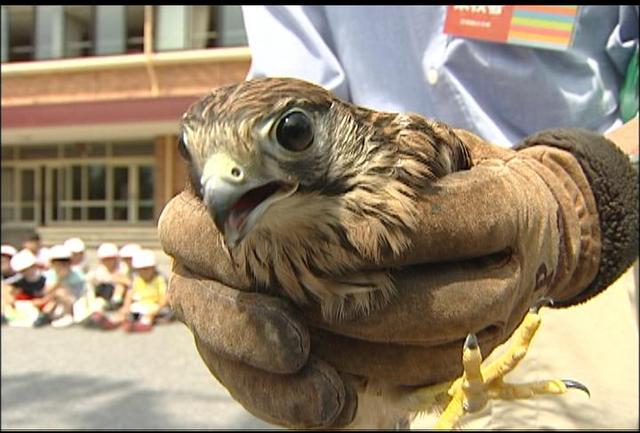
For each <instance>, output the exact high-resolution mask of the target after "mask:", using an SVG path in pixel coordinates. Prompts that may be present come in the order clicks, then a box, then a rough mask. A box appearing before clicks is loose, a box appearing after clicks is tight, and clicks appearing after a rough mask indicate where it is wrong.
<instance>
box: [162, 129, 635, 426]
mask: <svg viewBox="0 0 640 433" xmlns="http://www.w3.org/2000/svg"><path fill="white" fill-rule="evenodd" d="M455 133H456V135H457V138H458V139H460V140H461V141H462V142H463V143H464V144H465V145H466V146H467V147H468V149H469V153H470V155H471V158H472V161H473V168H471V169H470V170H467V171H463V172H457V173H453V174H451V175H449V176H446V177H444V178H442V179H440V180H439V181H438V182H437V183H436V184H435V185H434V188H433V191H432V193H431V194H428V195H427V196H425V197H424V202H423V206H422V207H423V212H422V215H423V219H422V224H421V225H420V227H422V230H421V232H420V233H419V234H417V235H416V237H415V238H414V239H413V240H414V245H413V248H412V249H411V251H409V252H407V253H406V254H404V255H402V256H401V257H389V258H387V261H386V263H385V265H386V266H389V267H394V269H395V271H394V279H395V282H396V287H397V288H398V295H397V296H396V297H395V299H394V300H393V302H392V303H391V304H389V305H388V306H386V307H385V308H384V309H383V310H380V311H376V312H374V313H372V314H370V315H369V316H367V317H365V318H361V319H357V320H352V321H344V322H335V323H326V322H324V321H323V320H322V316H321V314H320V310H319V307H318V306H317V305H309V306H306V307H303V308H299V307H293V306H292V305H291V304H289V303H288V302H286V301H285V300H283V299H279V298H276V297H271V296H267V295H264V294H259V293H254V292H253V291H252V289H251V287H250V285H249V283H248V281H246V279H245V278H244V277H243V276H242V272H236V270H235V268H234V265H233V263H231V262H230V261H229V258H228V256H227V255H226V254H225V253H224V251H223V250H222V248H221V247H220V245H221V240H220V236H219V234H218V233H217V231H216V228H215V226H214V225H213V223H212V222H211V220H210V218H209V216H208V214H207V212H206V210H205V209H204V207H203V206H202V204H201V203H200V202H199V201H198V200H197V199H196V198H195V197H194V196H192V195H191V194H190V193H188V192H183V193H182V194H180V195H179V196H177V197H176V198H174V199H173V200H172V201H171V202H170V203H169V204H168V205H167V207H166V208H165V210H164V211H163V214H162V216H161V218H160V221H159V234H160V239H161V242H162V245H163V248H164V250H165V252H167V254H169V255H171V256H173V257H174V259H175V263H174V268H173V275H172V277H171V280H170V288H169V300H170V303H171V305H172V307H173V308H174V310H175V311H176V314H177V316H178V317H179V318H180V320H182V321H183V322H184V323H185V324H186V325H187V326H188V327H189V328H190V329H191V331H192V332H193V334H194V337H195V342H196V347H197V348H198V351H199V353H200V355H201V357H202V358H203V360H204V362H205V363H206V364H207V366H208V368H209V370H210V371H211V372H212V373H213V375H214V376H215V377H216V378H217V379H218V380H219V381H220V382H221V383H222V384H223V385H224V386H225V387H227V389H228V390H229V392H230V393H231V395H232V396H233V397H234V398H235V399H236V400H237V401H239V402H240V403H241V404H242V405H243V406H244V407H245V408H246V409H247V410H248V411H249V412H251V413H253V414H254V415H256V416H258V417H259V418H262V419H264V420H266V421H268V422H271V423H274V424H279V425H283V426H287V427H319V428H327V427H340V426H344V425H346V424H348V423H349V422H350V421H351V419H352V418H353V416H354V414H355V409H356V407H357V399H356V394H355V392H354V390H353V387H352V383H353V382H352V380H351V379H352V378H353V377H366V378H374V379H377V380H380V381H383V382H386V383H389V384H394V385H428V384H433V383H438V382H442V381H448V380H452V379H454V378H455V377H457V376H458V375H459V374H460V373H461V371H462V367H461V363H460V356H461V355H460V354H461V347H462V342H463V340H464V338H465V337H466V335H467V334H468V333H469V332H475V333H476V334H477V337H478V340H479V343H480V346H481V349H482V352H483V353H485V354H488V353H490V351H491V350H492V349H493V348H495V347H496V346H498V345H499V344H501V343H502V342H504V341H505V340H506V339H507V338H508V337H509V336H510V335H511V333H512V332H513V330H514V329H515V328H516V327H517V326H518V324H519V323H520V321H521V320H522V318H523V317H524V315H525V314H526V312H527V310H528V309H529V307H530V306H531V305H532V303H534V302H535V301H536V300H537V299H539V298H541V297H545V296H546V297H551V298H552V299H554V300H555V301H556V304H555V305H556V306H566V305H572V304H575V303H578V302H582V301H585V300H587V299H588V298H589V297H591V296H593V295H595V294H597V293H598V292H600V291H601V290H603V289H604V288H606V287H607V286H608V285H609V284H610V283H611V282H612V281H613V280H614V279H615V278H616V277H617V276H619V275H620V274H621V273H622V272H623V271H624V270H625V269H626V268H627V267H628V266H629V265H630V264H631V263H632V262H633V260H634V258H635V257H637V251H638V250H637V248H638V211H637V208H638V186H637V174H636V173H635V172H634V171H633V169H632V168H631V166H630V164H629V162H628V160H627V158H626V157H625V156H624V155H623V154H622V153H621V152H620V151H619V150H618V149H617V148H616V147H615V146H614V145H613V144H612V143H611V142H609V141H607V140H605V139H604V138H602V137H601V136H598V135H595V134H591V133H588V132H586V131H575V130H554V131H548V132H544V133H541V134H537V135H535V136H533V137H530V138H529V139H527V140H525V142H524V143H523V144H522V145H521V146H520V147H519V148H518V150H507V149H502V148H498V147H496V146H492V145H490V144H488V143H486V142H484V141H483V140H481V139H480V138H478V137H477V136H475V135H473V134H471V133H469V132H467V131H462V130H455ZM448 139H451V138H448ZM187 269H188V270H187ZM189 270H190V271H189Z"/></svg>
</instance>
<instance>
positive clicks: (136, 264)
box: [131, 250, 156, 269]
mask: <svg viewBox="0 0 640 433" xmlns="http://www.w3.org/2000/svg"><path fill="white" fill-rule="evenodd" d="M155 265H156V255H155V253H154V252H153V251H151V250H140V251H138V252H137V253H136V254H135V255H134V256H133V260H132V261H131V266H132V267H133V268H134V269H140V268H150V267H153V266H155Z"/></svg>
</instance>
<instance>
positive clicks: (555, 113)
mask: <svg viewBox="0 0 640 433" xmlns="http://www.w3.org/2000/svg"><path fill="white" fill-rule="evenodd" d="M446 10H447V9H446V7H445V6H393V7H385V6H244V7H243V14H244V20H245V25H246V30H247V37H248V42H249V46H250V48H251V53H252V66H251V70H250V72H249V77H248V78H254V77H262V76H290V77H297V78H302V79H305V80H308V81H312V82H315V83H317V84H320V85H322V86H324V87H326V88H328V89H329V90H331V91H333V92H334V93H335V94H336V95H337V96H339V97H341V98H342V99H346V100H349V101H351V102H353V103H355V104H358V105H362V106H365V107H368V108H372V109H375V110H380V111H391V112H416V113H420V114H422V115H423V116H426V117H429V118H432V119H437V120H440V121H444V122H446V123H448V124H450V125H451V126H454V127H458V128H464V129H467V130H470V131H472V132H475V133H476V134H478V135H480V136H481V137H483V138H485V139H487V140H489V141H492V142H493V143H495V144H498V145H502V146H510V145H513V144H515V143H517V142H518V141H520V140H521V139H522V138H524V137H525V136H527V135H529V134H532V133H534V132H538V131H540V130H542V129H547V128H552V127H581V128H586V129H590V130H594V131H598V132H605V131H607V130H610V129H612V128H614V127H617V126H619V125H621V124H622V121H621V117H620V112H619V107H618V99H619V97H618V95H619V91H620V88H621V86H622V83H623V80H624V74H625V72H626V66H627V64H628V62H629V59H630V58H631V55H632V54H633V50H634V49H635V47H636V46H637V45H638V6H581V7H579V8H578V13H577V17H576V22H575V30H574V36H573V43H572V45H571V46H570V47H569V48H568V49H567V50H565V51H554V50H549V49H541V48H531V47H525V46H517V45H507V44H501V43H493V42H486V41H481V40H474V39H467V38H463V37H457V36H451V35H448V34H445V33H444V32H443V30H444V22H445V17H446Z"/></svg>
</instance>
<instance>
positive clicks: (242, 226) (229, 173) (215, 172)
mask: <svg viewBox="0 0 640 433" xmlns="http://www.w3.org/2000/svg"><path fill="white" fill-rule="evenodd" d="M201 184H202V198H203V201H204V204H205V206H206V207H207V210H208V211H209V214H210V215H211V217H212V218H213V221H214V223H215V224H216V227H217V228H218V230H219V231H220V232H221V233H222V234H223V236H224V238H225V241H226V243H227V245H229V246H230V247H232V248H233V247H235V246H236V245H238V244H239V243H240V242H241V241H242V239H244V237H245V236H246V235H247V233H249V231H250V230H251V228H252V227H253V226H254V225H255V224H256V223H257V222H258V220H259V219H260V217H261V216H262V215H263V214H264V213H265V211H266V210H267V209H268V208H269V207H270V206H271V205H273V204H274V203H276V202H277V201H279V200H282V199H283V198H285V197H288V196H290V195H291V194H293V193H294V192H295V191H296V189H297V187H298V185H297V184H292V183H289V182H285V181H280V180H276V179H268V178H265V177H259V176H251V175H249V173H248V172H247V171H246V170H245V169H244V168H243V167H241V166H240V165H239V164H236V163H235V162H234V161H233V160H231V159H230V158H229V157H227V156H226V155H222V154H217V155H214V157H212V158H210V159H209V160H208V161H207V163H206V165H205V168H204V170H203V175H202V178H201Z"/></svg>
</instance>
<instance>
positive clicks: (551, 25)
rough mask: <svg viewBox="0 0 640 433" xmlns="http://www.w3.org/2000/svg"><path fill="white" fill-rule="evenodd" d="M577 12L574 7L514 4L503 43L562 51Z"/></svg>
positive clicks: (568, 40) (576, 8)
mask: <svg viewBox="0 0 640 433" xmlns="http://www.w3.org/2000/svg"><path fill="white" fill-rule="evenodd" d="M577 11H578V7H577V6H525V5H518V6H514V7H513V15H512V16H511V27H510V28H509V35H508V37H507V42H508V43H510V44H516V45H528V46H532V47H537V48H547V49H552V50H565V49H567V48H568V47H569V46H570V45H571V38H572V36H573V28H574V23H575V18H576V13H577Z"/></svg>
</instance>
